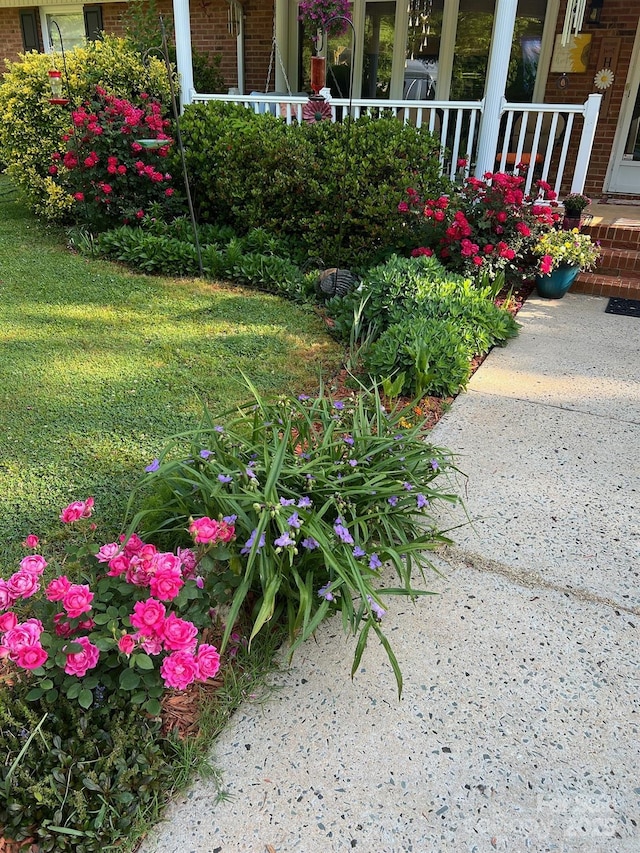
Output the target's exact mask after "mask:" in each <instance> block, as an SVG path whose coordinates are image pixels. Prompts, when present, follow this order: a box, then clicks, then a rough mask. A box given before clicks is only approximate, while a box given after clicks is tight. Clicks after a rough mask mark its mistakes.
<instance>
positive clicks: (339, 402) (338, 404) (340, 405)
mask: <svg viewBox="0 0 640 853" xmlns="http://www.w3.org/2000/svg"><path fill="white" fill-rule="evenodd" d="M333 408H334V409H337V410H338V411H339V412H341V411H342V410H343V409H344V403H343V402H342V400H336V402H335V403H334V404H333Z"/></svg>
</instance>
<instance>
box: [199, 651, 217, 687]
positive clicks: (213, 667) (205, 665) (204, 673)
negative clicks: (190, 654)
mask: <svg viewBox="0 0 640 853" xmlns="http://www.w3.org/2000/svg"><path fill="white" fill-rule="evenodd" d="M196 663H197V664H198V678H199V679H200V681H206V680H207V678H213V677H214V675H216V674H217V672H218V670H219V669H220V655H219V654H218V650H217V649H216V647H215V646H211V645H209V643H201V644H200V646H199V647H198V653H197V654H196Z"/></svg>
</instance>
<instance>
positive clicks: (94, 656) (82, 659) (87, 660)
mask: <svg viewBox="0 0 640 853" xmlns="http://www.w3.org/2000/svg"><path fill="white" fill-rule="evenodd" d="M74 643H78V644H79V645H81V646H82V651H81V652H73V653H72V654H67V662H66V664H65V666H64V671H65V672H66V673H67V675H77V676H78V678H82V677H83V676H84V675H86V674H87V672H88V670H90V669H93V668H94V667H95V666H96V664H97V663H98V658H99V657H100V649H99V648H98V647H97V646H94V645H93V643H92V642H91V641H90V640H89V638H88V637H78V639H77V640H74ZM63 651H64V649H63Z"/></svg>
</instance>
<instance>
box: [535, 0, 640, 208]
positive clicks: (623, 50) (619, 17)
mask: <svg viewBox="0 0 640 853" xmlns="http://www.w3.org/2000/svg"><path fill="white" fill-rule="evenodd" d="M587 8H588V4H587ZM565 10H566V0H563V2H561V4H560V14H559V16H558V32H561V30H562V24H563V22H564V14H565ZM639 19H640V10H639V9H638V4H637V3H635V2H630V0H605V3H604V6H603V9H602V17H601V21H600V26H595V25H591V26H589V25H588V24H585V27H584V29H583V32H585V33H590V34H591V36H592V41H591V52H590V54H589V63H588V67H587V71H586V72H585V73H584V74H569V75H567V80H568V85H567V87H566V88H565V89H561V88H560V87H559V85H558V83H559V80H560V76H561V75H560V74H549V79H548V82H547V89H546V92H545V98H544V99H545V101H547V102H548V103H562V102H564V103H570V104H575V103H584V101H586V99H587V97H588V96H589V95H590V94H592V93H594V92H598V91H599V90H598V89H596V87H595V86H594V83H593V78H594V77H595V74H596V71H599V70H600V68H599V66H598V62H599V58H600V49H601V46H602V41H603V39H604V38H611V37H613V38H615V39H618V40H619V56H618V62H617V67H616V69H615V81H614V83H613V86H612V87H611V93H610V95H608V96H607V98H608V104H606V103H604V100H605V99H603V111H602V112H601V114H600V118H599V119H598V127H597V130H596V139H595V141H594V146H593V154H592V157H591V164H590V166H589V172H588V174H587V183H586V186H585V193H586V194H587V195H590V196H592V197H594V198H598V197H600V196H601V195H602V191H603V183H604V179H605V175H606V171H607V166H608V164H609V158H610V156H611V148H612V145H613V138H614V136H615V132H616V127H617V124H618V118H619V115H620V109H621V105H622V97H623V94H624V87H625V83H626V80H627V74H628V72H629V65H630V62H631V52H632V50H633V43H634V40H635V35H636V29H637V27H638V20H639ZM580 126H582V125H581V123H580ZM575 154H576V151H575V148H573V150H572V151H570V154H569V157H568V158H567V172H568V173H570V172H571V169H570V166H571V165H572V162H575ZM571 155H573V161H571Z"/></svg>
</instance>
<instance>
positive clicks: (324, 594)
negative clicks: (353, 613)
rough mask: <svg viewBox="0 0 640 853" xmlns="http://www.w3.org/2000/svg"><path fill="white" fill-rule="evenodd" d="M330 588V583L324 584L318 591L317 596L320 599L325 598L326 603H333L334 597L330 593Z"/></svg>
mask: <svg viewBox="0 0 640 853" xmlns="http://www.w3.org/2000/svg"><path fill="white" fill-rule="evenodd" d="M330 586H331V582H329V583H326V584H325V585H324V586H321V587H320V589H319V590H318V595H319V596H320V598H326V600H327V601H333V600H334V595H333V593H332V592H330V590H329V587H330Z"/></svg>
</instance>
